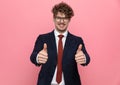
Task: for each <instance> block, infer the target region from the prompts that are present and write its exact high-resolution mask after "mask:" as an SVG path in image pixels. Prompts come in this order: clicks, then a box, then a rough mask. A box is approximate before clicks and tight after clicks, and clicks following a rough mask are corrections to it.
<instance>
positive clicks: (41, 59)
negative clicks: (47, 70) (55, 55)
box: [38, 58, 47, 62]
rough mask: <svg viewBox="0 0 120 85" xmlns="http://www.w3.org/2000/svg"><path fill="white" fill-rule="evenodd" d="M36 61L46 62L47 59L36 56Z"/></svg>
mask: <svg viewBox="0 0 120 85" xmlns="http://www.w3.org/2000/svg"><path fill="white" fill-rule="evenodd" d="M38 61H44V62H46V61H47V59H44V58H38Z"/></svg>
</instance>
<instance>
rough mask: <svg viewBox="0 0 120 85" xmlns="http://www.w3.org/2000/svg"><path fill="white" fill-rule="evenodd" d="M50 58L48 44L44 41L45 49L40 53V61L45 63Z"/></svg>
mask: <svg viewBox="0 0 120 85" xmlns="http://www.w3.org/2000/svg"><path fill="white" fill-rule="evenodd" d="M47 60H48V53H47V44H46V43H44V46H43V49H42V50H41V51H40V52H39V53H38V63H39V64H45V63H46V62H47Z"/></svg>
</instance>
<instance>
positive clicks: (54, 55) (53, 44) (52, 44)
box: [48, 31, 57, 64]
mask: <svg viewBox="0 0 120 85" xmlns="http://www.w3.org/2000/svg"><path fill="white" fill-rule="evenodd" d="M48 41H49V42H50V45H49V46H50V47H51V48H52V51H50V52H52V53H50V54H51V55H50V56H51V58H52V59H53V62H54V64H56V63H57V47H56V41H55V35H54V31H52V32H51V33H50V38H49V40H48Z"/></svg>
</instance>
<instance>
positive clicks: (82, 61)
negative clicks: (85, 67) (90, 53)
mask: <svg viewBox="0 0 120 85" xmlns="http://www.w3.org/2000/svg"><path fill="white" fill-rule="evenodd" d="M75 60H76V62H77V63H78V64H85V63H86V57H85V54H84V53H83V51H82V44H80V45H79V47H78V49H77V52H76V54H75Z"/></svg>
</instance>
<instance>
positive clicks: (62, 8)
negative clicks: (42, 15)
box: [52, 2, 74, 18]
mask: <svg viewBox="0 0 120 85" xmlns="http://www.w3.org/2000/svg"><path fill="white" fill-rule="evenodd" d="M58 12H62V13H64V14H65V16H66V17H67V18H71V17H72V16H74V12H73V10H72V8H71V7H70V6H69V5H68V4H66V3H64V2H61V3H59V4H56V5H55V6H54V7H53V9H52V13H53V16H54V17H55V16H56V15H57V13H58Z"/></svg>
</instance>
